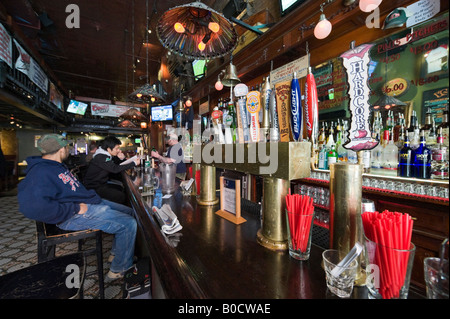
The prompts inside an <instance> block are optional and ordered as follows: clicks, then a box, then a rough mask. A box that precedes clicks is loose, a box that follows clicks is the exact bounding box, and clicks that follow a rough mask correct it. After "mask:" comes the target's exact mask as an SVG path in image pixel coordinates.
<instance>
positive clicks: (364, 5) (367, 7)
mask: <svg viewBox="0 0 450 319" xmlns="http://www.w3.org/2000/svg"><path fill="white" fill-rule="evenodd" d="M381 2H382V0H359V8H360V9H361V11H363V12H372V11H373V10H375V9H376V8H378V6H379V5H380V3H381Z"/></svg>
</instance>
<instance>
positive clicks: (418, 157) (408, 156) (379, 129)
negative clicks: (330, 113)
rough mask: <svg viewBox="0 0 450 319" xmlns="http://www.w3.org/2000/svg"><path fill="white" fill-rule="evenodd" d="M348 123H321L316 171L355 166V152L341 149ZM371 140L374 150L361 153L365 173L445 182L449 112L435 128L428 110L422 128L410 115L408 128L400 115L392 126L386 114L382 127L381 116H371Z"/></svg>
mask: <svg viewBox="0 0 450 319" xmlns="http://www.w3.org/2000/svg"><path fill="white" fill-rule="evenodd" d="M347 132H348V121H346V120H342V121H341V120H338V121H337V123H336V125H334V123H333V122H332V123H331V125H330V127H329V128H328V123H324V124H323V125H322V127H321V129H320V135H319V152H318V154H317V157H316V167H317V168H319V169H329V165H330V164H332V163H335V162H339V161H348V162H351V163H357V162H358V156H357V154H356V152H354V151H352V150H348V149H346V148H345V147H344V144H345V141H346V140H347V134H348V133H347ZM372 132H373V138H374V139H377V140H378V141H379V144H378V145H377V147H375V148H374V149H372V150H370V151H362V152H363V154H362V155H363V156H362V158H363V162H364V171H365V172H366V173H372V174H379V175H387V176H401V177H415V178H422V179H429V178H433V179H448V178H449V175H448V172H449V169H448V158H449V155H448V150H449V147H448V111H447V110H446V111H445V112H444V116H443V121H442V123H441V124H439V125H436V124H435V121H434V118H433V117H432V114H431V112H430V111H429V110H428V111H427V114H426V120H425V123H424V125H422V126H421V127H419V124H418V120H417V116H416V113H415V112H414V111H413V112H412V115H411V118H410V125H409V127H408V128H407V127H406V126H405V119H404V116H403V114H402V113H399V114H398V115H397V121H396V123H395V125H394V116H393V112H392V111H389V112H388V114H387V116H386V119H385V121H384V123H383V119H382V118H381V113H379V112H377V113H375V114H374V120H373V130H372Z"/></svg>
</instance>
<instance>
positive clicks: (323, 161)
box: [319, 144, 328, 169]
mask: <svg viewBox="0 0 450 319" xmlns="http://www.w3.org/2000/svg"><path fill="white" fill-rule="evenodd" d="M319 169H328V162H327V149H326V147H325V145H324V144H323V145H322V146H321V149H320V152H319Z"/></svg>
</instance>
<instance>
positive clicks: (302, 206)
mask: <svg viewBox="0 0 450 319" xmlns="http://www.w3.org/2000/svg"><path fill="white" fill-rule="evenodd" d="M286 208H287V211H288V212H290V213H288V222H289V231H290V234H291V244H292V247H293V248H294V249H295V250H300V251H302V252H304V251H306V248H307V247H308V240H309V232H310V231H311V229H310V228H311V221H312V213H313V212H314V205H313V200H312V198H311V197H309V196H306V195H301V196H300V195H299V194H293V195H291V194H290V190H289V194H288V195H286Z"/></svg>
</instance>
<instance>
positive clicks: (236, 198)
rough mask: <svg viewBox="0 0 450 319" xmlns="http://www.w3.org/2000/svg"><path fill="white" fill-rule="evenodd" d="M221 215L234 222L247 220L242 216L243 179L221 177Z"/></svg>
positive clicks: (239, 222)
mask: <svg viewBox="0 0 450 319" xmlns="http://www.w3.org/2000/svg"><path fill="white" fill-rule="evenodd" d="M216 214H217V215H219V216H220V217H223V218H225V219H226V220H229V221H230V222H232V223H234V224H242V223H245V222H246V221H247V220H246V219H245V218H242V217H241V181H240V180H239V179H230V178H226V177H223V176H221V177H220V210H218V211H217V212H216Z"/></svg>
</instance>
